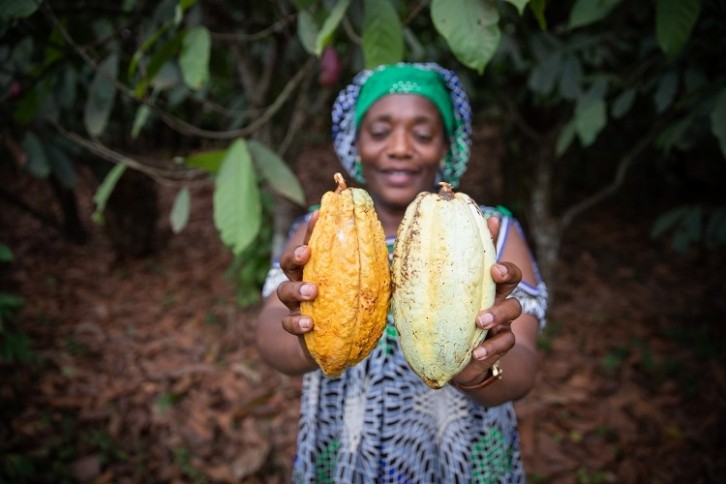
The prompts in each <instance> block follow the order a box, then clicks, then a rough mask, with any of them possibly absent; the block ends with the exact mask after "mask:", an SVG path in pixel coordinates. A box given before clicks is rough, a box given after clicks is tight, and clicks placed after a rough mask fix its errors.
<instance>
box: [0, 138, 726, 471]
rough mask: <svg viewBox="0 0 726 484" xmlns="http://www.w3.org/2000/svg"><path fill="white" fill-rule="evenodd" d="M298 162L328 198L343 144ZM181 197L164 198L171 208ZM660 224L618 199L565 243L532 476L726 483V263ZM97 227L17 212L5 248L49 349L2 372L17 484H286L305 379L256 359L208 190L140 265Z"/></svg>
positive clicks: (31, 322)
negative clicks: (658, 238)
mask: <svg viewBox="0 0 726 484" xmlns="http://www.w3.org/2000/svg"><path fill="white" fill-rule="evenodd" d="M492 149H496V147H493V148H492ZM298 166H299V167H303V168H304V169H302V170H299V171H300V173H301V174H303V173H307V174H308V175H307V179H306V180H304V181H305V186H306V189H307V191H308V196H309V199H310V200H311V201H315V200H317V199H319V196H320V194H321V193H322V191H324V190H326V189H329V187H330V186H332V179H330V180H329V178H330V174H332V171H333V170H335V169H336V168H337V166H336V164H335V159H334V157H333V155H332V154H331V153H330V151H329V150H328V149H319V150H312V151H310V152H308V153H307V155H306V157H304V158H302V159H301V161H300V163H299V165H298ZM477 176H478V175H476V174H474V175H472V178H474V179H476V177H477ZM482 180H486V178H481V179H480V181H481V183H479V184H478V185H476V186H477V187H479V188H481V187H482V186H483V185H482V183H484V182H483V181H482ZM2 183H3V185H4V186H10V185H8V183H12V184H13V186H14V188H13V191H14V192H15V193H16V194H18V196H22V197H23V198H24V199H26V200H31V201H32V203H33V204H34V205H35V206H37V207H52V197H51V195H50V190H49V189H48V188H47V186H46V185H45V184H43V183H39V182H36V181H32V180H28V179H18V178H17V177H16V176H14V175H12V174H7V173H3V174H2ZM497 183H499V182H497V181H494V182H493V185H491V186H488V187H485V188H486V190H488V191H489V192H491V191H496V190H499V189H500V185H497ZM82 185H83V186H82V188H81V191H80V193H81V195H82V197H83V200H89V197H90V188H89V185H90V184H89V183H87V182H86V183H84V184H82ZM464 189H466V188H465V187H464ZM474 189H475V188H474V186H473V185H472V188H471V189H470V190H469V191H474ZM171 196H172V193H171V191H170V190H164V191H163V192H162V201H163V204H162V205H163V207H162V213H168V206H169V200H170V199H171ZM627 202H628V203H630V201H627ZM626 207H629V208H628V210H629V212H628V213H629V217H628V220H623V213H625V212H624V210H625V208H626ZM82 208H83V215H84V217H85V219H84V220H86V221H88V220H89V219H90V204H89V203H87V202H84V204H83V207H82ZM650 215H651V213H650V212H649V211H648V210H633V209H632V206H630V205H626V201H625V200H624V199H623V198H622V197H619V198H614V199H612V200H610V201H608V202H606V203H603V204H602V205H600V206H598V207H597V208H595V209H594V210H592V211H590V212H588V214H587V215H586V216H584V217H582V218H581V219H578V220H576V222H575V224H574V225H573V226H572V228H571V230H570V231H569V232H568V234H567V238H566V240H565V243H564V246H563V250H562V257H561V260H562V263H561V264H560V265H559V267H558V273H559V274H560V278H561V283H560V285H559V287H558V290H557V292H556V294H555V305H554V306H553V307H552V310H551V314H550V317H549V323H550V324H549V326H548V329H547V331H546V332H545V333H544V334H543V335H542V338H541V345H540V346H541V350H542V351H541V363H542V364H541V372H540V374H539V378H538V381H537V385H536V387H535V389H534V390H533V391H532V392H531V393H530V394H529V395H528V396H527V397H526V398H525V399H524V400H522V401H520V402H518V403H517V408H518V411H519V415H520V418H521V437H522V444H523V451H524V455H525V464H526V468H527V470H528V473H529V475H530V480H531V481H532V482H558V483H559V482H583V483H585V482H688V483H694V482H725V481H724V477H726V455H725V454H724V452H723V447H724V437H723V435H724V434H725V432H724V430H725V427H724V423H725V419H724V390H723V389H724V388H726V373H725V372H724V365H723V359H722V354H723V349H724V344H723V343H724V338H723V332H722V330H721V328H722V325H723V315H724V314H725V313H726V308H725V307H724V304H725V303H724V301H723V295H724V291H723V289H724V283H723V278H722V277H721V275H720V274H719V273H718V271H717V270H716V268H717V267H726V266H725V265H724V264H723V263H724V261H725V257H724V254H723V251H721V252H717V253H714V252H704V251H698V252H696V253H693V254H687V255H685V256H678V255H675V254H673V253H672V252H671V251H670V250H669V248H668V246H667V245H666V244H664V243H663V242H658V243H655V242H653V241H651V240H650V239H649V237H648V231H649V227H650V223H651V221H652V220H651V219H649V218H648V217H649V216H650ZM86 226H87V228H88V229H89V231H90V232H91V238H90V241H89V242H88V243H87V244H86V245H83V246H79V245H74V244H71V243H68V242H66V241H64V240H63V239H62V238H61V237H59V236H58V234H57V233H55V232H54V231H52V230H50V229H48V228H47V227H45V226H43V225H41V224H40V223H39V222H37V221H36V220H35V219H33V218H31V217H29V216H28V215H27V214H25V213H22V212H20V211H19V210H17V209H16V208H14V207H12V206H10V205H8V204H5V203H2V204H0V234H2V235H1V236H0V242H2V243H4V244H6V245H8V246H9V247H10V248H11V249H12V250H13V252H14V254H15V261H14V262H12V263H10V264H3V265H2V266H0V271H2V272H1V273H0V274H1V278H0V290H5V291H11V292H14V293H16V294H19V295H20V296H22V298H23V299H24V306H23V308H22V310H21V312H20V313H19V317H18V318H17V320H16V322H15V324H14V326H13V328H14V329H19V330H20V331H22V332H25V333H26V334H27V335H28V336H29V337H30V338H31V341H32V351H33V353H34V355H35V357H34V359H33V360H32V361H31V362H29V363H23V364H17V363H15V364H10V363H9V362H7V361H3V360H0V377H1V380H2V382H3V383H2V385H0V406H1V408H2V425H1V426H0V451H2V452H0V453H4V454H5V455H4V456H2V457H0V459H2V460H1V464H0V472H5V473H6V474H7V473H9V469H15V470H14V472H15V474H13V475H15V476H21V475H22V465H23V463H25V465H27V466H30V467H27V468H25V471H24V472H25V473H26V475H28V476H30V477H28V478H27V479H22V478H20V477H18V478H17V479H16V482H23V481H24V480H26V481H28V482H51V481H52V482H59V481H64V480H65V481H68V480H70V481H80V482H286V481H287V480H288V476H289V472H290V467H291V461H292V458H293V455H294V451H295V433H296V430H297V416H298V398H299V394H300V380H299V378H290V377H286V376H283V375H281V374H279V373H277V372H276V371H274V370H272V369H271V368H270V367H268V366H267V365H266V364H264V363H263V362H262V361H261V360H260V358H259V356H258V353H257V350H256V348H255V345H254V326H255V323H254V317H255V314H256V312H257V310H258V307H257V306H254V307H251V308H248V309H240V308H238V307H237V305H236V304H235V289H234V285H233V282H232V281H231V279H230V278H229V277H228V276H227V274H226V271H227V269H228V267H229V265H230V263H231V260H232V259H231V257H230V255H229V253H228V252H227V251H226V250H225V249H224V248H223V247H222V245H221V243H220V241H219V237H218V235H217V233H216V231H215V229H214V227H213V224H212V211H211V187H210V186H202V187H197V188H195V189H194V190H193V213H192V219H191V221H190V223H189V226H188V227H187V229H186V230H185V231H184V232H182V233H181V234H178V235H175V236H173V237H171V238H169V240H168V241H167V242H166V246H165V247H164V248H163V250H162V251H160V252H158V253H157V254H155V255H152V256H149V257H146V258H143V259H135V260H124V261H122V260H117V259H116V258H115V257H114V255H113V253H112V250H111V246H110V244H109V242H108V240H107V238H106V237H105V236H104V235H103V233H102V231H101V230H100V229H99V228H98V227H97V226H94V225H92V224H91V223H90V222H87V224H86ZM23 456H24V457H23ZM13 465H15V467H13ZM18 469H20V470H18ZM8 475H10V474H8ZM2 477H6V476H4V475H2V474H0V478H2ZM0 480H3V479H0Z"/></svg>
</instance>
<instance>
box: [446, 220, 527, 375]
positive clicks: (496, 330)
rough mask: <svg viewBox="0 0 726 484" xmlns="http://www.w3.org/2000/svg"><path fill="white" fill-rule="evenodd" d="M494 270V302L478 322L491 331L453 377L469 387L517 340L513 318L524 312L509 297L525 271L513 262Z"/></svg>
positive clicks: (482, 312)
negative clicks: (466, 363) (495, 287)
mask: <svg viewBox="0 0 726 484" xmlns="http://www.w3.org/2000/svg"><path fill="white" fill-rule="evenodd" d="M490 228H491V227H490ZM497 228H498V227H497ZM491 270H492V278H493V279H494V282H495V283H496V284H497V289H496V297H495V300H494V301H495V302H494V305H493V306H491V307H490V308H487V309H485V310H483V311H480V312H479V314H477V316H476V325H477V326H479V327H480V328H482V329H486V330H488V332H487V336H486V338H485V339H484V341H483V342H482V343H481V345H479V346H478V347H476V348H475V349H474V351H473V352H472V359H471V361H470V362H469V364H468V365H467V366H466V367H465V368H464V369H463V370H462V371H461V372H459V374H458V375H456V376H455V377H454V378H453V379H452V381H453V382H454V383H455V384H459V385H464V386H470V385H476V384H477V383H480V382H482V381H483V380H484V379H485V378H487V376H488V375H489V369H490V368H491V367H492V365H494V364H495V363H496V362H497V361H499V359H500V358H502V357H503V356H504V355H505V354H507V352H508V351H509V350H511V349H512V348H513V347H514V344H515V342H516V341H515V338H514V333H512V321H514V320H515V319H517V318H518V317H519V316H520V315H521V314H522V306H521V304H520V303H519V300H518V299H517V298H508V297H507V296H509V294H511V292H512V291H513V290H514V288H515V287H517V285H518V284H519V282H520V281H521V280H522V271H521V270H520V269H519V267H517V266H516V265H515V264H514V263H512V262H497V263H496V264H494V265H493V266H492V269H491Z"/></svg>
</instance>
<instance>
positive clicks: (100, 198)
mask: <svg viewBox="0 0 726 484" xmlns="http://www.w3.org/2000/svg"><path fill="white" fill-rule="evenodd" d="M125 171H126V165H124V164H121V163H119V164H117V165H114V167H113V168H111V171H109V172H108V174H107V175H106V177H105V178H104V179H103V182H101V185H99V187H98V189H97V190H96V193H95V194H94V195H93V202H94V203H95V204H96V210H95V211H94V212H93V215H92V216H91V218H92V220H93V221H94V222H96V223H97V224H99V225H100V224H103V211H104V210H106V203H107V202H108V198H109V197H110V196H111V193H112V192H113V189H114V188H115V187H116V183H117V182H118V181H119V179H120V178H121V176H122V175H123V174H124V172H125Z"/></svg>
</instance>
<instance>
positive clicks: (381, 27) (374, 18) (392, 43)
mask: <svg viewBox="0 0 726 484" xmlns="http://www.w3.org/2000/svg"><path fill="white" fill-rule="evenodd" d="M363 57H364V58H365V66H366V67H367V68H369V69H372V68H374V67H376V66H379V65H381V64H395V63H396V62H399V61H401V60H403V28H402V26H401V20H400V19H399V18H398V14H397V13H396V10H395V9H394V8H393V5H392V4H391V2H389V1H388V0H365V18H364V21H363Z"/></svg>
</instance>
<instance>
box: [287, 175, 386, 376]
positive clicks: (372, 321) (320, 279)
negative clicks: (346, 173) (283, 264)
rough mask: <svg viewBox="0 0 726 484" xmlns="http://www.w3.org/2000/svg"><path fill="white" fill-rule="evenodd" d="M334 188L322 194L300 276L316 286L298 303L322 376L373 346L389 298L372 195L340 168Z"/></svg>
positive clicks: (337, 371) (333, 372) (383, 249)
mask: <svg viewBox="0 0 726 484" xmlns="http://www.w3.org/2000/svg"><path fill="white" fill-rule="evenodd" d="M334 179H335V181H336V182H337V183H338V188H337V189H336V190H335V192H332V191H331V192H327V193H325V194H324V195H323V198H322V202H321V205H320V213H319V215H318V220H317V222H316V223H315V227H314V228H313V232H312V235H311V236H310V241H309V242H308V246H309V247H310V254H311V255H310V260H309V261H308V263H307V264H305V268H304V269H303V280H304V281H308V282H313V283H315V284H316V285H317V287H318V295H317V297H316V298H315V299H314V300H313V301H304V302H302V303H301V304H300V312H301V313H302V314H304V315H306V316H310V317H312V320H313V329H312V330H311V331H309V332H308V333H306V334H305V343H306V345H307V348H308V350H309V351H310V354H311V355H312V356H313V358H314V359H315V361H316V362H317V363H318V365H319V366H320V368H321V369H322V370H323V373H325V374H326V375H327V376H338V375H340V373H342V371H343V370H344V369H345V368H346V367H349V366H353V365H355V364H357V363H359V362H360V361H362V360H363V359H364V358H365V357H366V356H368V354H369V353H370V352H371V350H373V348H374V347H375V345H376V343H377V342H378V340H379V338H380V337H381V335H382V334H383V330H384V329H385V327H386V317H387V315H388V308H389V305H390V298H391V276H390V266H389V260H388V248H387V247H386V237H385V234H384V232H383V226H382V225H381V222H380V220H379V219H378V215H377V214H376V211H375V208H374V206H373V200H372V199H371V197H370V195H369V194H368V192H366V191H365V190H363V189H362V188H348V187H347V186H346V184H345V180H344V179H343V177H342V176H341V174H340V173H336V174H335V177H334Z"/></svg>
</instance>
